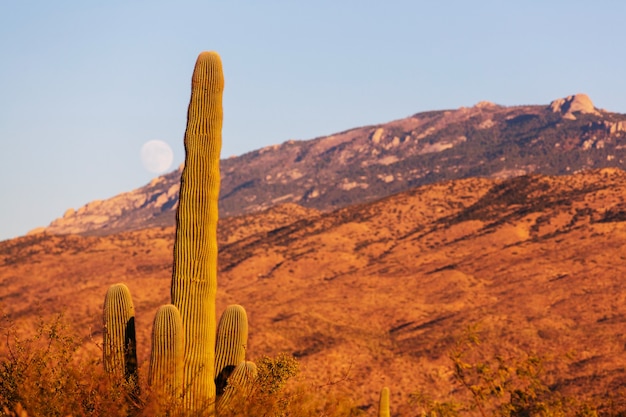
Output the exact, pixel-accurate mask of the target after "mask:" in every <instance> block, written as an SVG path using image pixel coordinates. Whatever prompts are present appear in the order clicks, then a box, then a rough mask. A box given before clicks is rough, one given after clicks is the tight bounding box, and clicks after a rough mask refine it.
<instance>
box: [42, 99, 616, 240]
mask: <svg viewBox="0 0 626 417" xmlns="http://www.w3.org/2000/svg"><path fill="white" fill-rule="evenodd" d="M226 140H228V139H226ZM624 161H626V115H623V114H617V113H611V112H607V111H604V110H600V109H597V108H595V107H594V105H593V103H592V102H591V100H590V99H589V97H587V96H586V95H584V94H577V95H573V96H570V97H567V98H563V99H558V100H555V101H553V102H552V103H550V105H548V106H545V105H544V106H538V105H532V106H514V107H504V106H499V105H495V104H492V103H488V102H481V103H478V104H477V105H476V106H474V107H471V108H460V109H457V110H445V111H444V110H441V111H430V112H424V113H418V114H415V115H413V116H411V117H407V118H405V119H400V120H396V121H392V122H389V123H385V124H380V125H374V126H366V127H360V128H356V129H351V130H347V131H344V132H341V133H337V134H334V135H330V136H326V137H321V138H316V139H312V140H306V141H288V142H285V143H283V144H281V145H275V146H270V147H266V148H263V149H260V150H257V151H254V152H250V153H247V154H245V155H241V156H238V157H232V158H228V159H225V160H222V163H221V164H222V168H221V169H222V190H221V195H220V212H221V215H222V217H224V216H232V215H240V214H244V213H252V212H258V211H260V210H263V209H266V208H268V207H272V206H274V205H277V204H280V203H297V204H299V205H301V206H303V207H308V208H314V209H317V210H322V211H328V210H332V209H336V208H339V207H345V206H348V205H351V204H355V203H360V202H367V201H372V200H375V199H378V198H381V197H384V196H387V195H391V194H393V193H396V192H399V191H403V190H407V189H410V188H412V187H416V186H420V185H424V184H431V183H435V182H437V181H443V180H451V179H459V178H469V177H489V178H509V177H514V176H518V175H523V174H527V173H540V174H549V175H562V174H568V173H574V172H578V171H581V170H585V169H591V168H602V167H624ZM179 178H180V169H179V170H177V171H174V172H172V173H169V174H167V175H164V176H162V177H159V178H156V179H154V180H153V181H152V182H151V183H150V184H148V185H146V186H144V187H142V188H139V189H137V190H134V191H131V192H128V193H124V194H120V195H119V196H116V197H114V198H112V199H109V200H104V201H95V202H91V203H89V204H87V205H85V206H84V207H81V208H79V209H78V210H73V209H70V210H68V211H67V212H66V213H65V215H64V216H63V217H62V218H60V219H57V220H55V221H53V222H52V223H51V225H50V226H49V227H48V228H47V229H46V230H47V231H48V232H49V233H87V234H107V233H113V232H119V231H124V230H134V229H140V228H144V227H152V226H160V225H173V224H174V212H175V207H176V204H177V198H178V188H179Z"/></svg>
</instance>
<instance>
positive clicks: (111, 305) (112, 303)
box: [102, 283, 138, 383]
mask: <svg viewBox="0 0 626 417" xmlns="http://www.w3.org/2000/svg"><path fill="white" fill-rule="evenodd" d="M103 313H104V314H103V321H104V331H103V343H102V353H103V362H104V369H105V370H106V371H107V372H108V373H109V374H112V375H115V376H116V377H121V376H124V377H125V378H126V380H127V381H132V382H133V383H136V382H137V381H138V378H137V341H136V338H135V307H134V305H133V300H132V298H131V296H130V291H129V289H128V287H127V286H126V285H125V284H121V283H120V284H114V285H111V287H109V290H108V291H107V293H106V296H105V297H104V308H103Z"/></svg>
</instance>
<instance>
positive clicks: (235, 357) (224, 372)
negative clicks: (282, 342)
mask: <svg viewBox="0 0 626 417" xmlns="http://www.w3.org/2000/svg"><path fill="white" fill-rule="evenodd" d="M247 344H248V316H247V315H246V310H245V309H244V308H243V307H242V306H240V305H238V304H232V305H229V306H228V307H226V310H224V312H223V313H222V317H221V318H220V322H219V324H218V325H217V336H216V346H215V386H216V390H217V397H218V398H219V396H220V395H221V394H222V392H223V391H224V388H225V387H226V382H227V381H228V377H229V376H230V374H231V373H232V372H233V369H235V367H236V366H237V365H239V364H240V363H242V362H244V361H245V360H246V346H247Z"/></svg>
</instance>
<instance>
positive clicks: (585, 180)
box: [0, 169, 626, 415]
mask: <svg viewBox="0 0 626 417" xmlns="http://www.w3.org/2000/svg"><path fill="white" fill-rule="evenodd" d="M624 196H626V174H625V173H624V172H623V171H621V170H617V169H604V170H593V171H589V172H585V173H580V174H577V175H568V176H554V177H550V176H541V175H535V174H533V175H525V176H520V177H515V178H510V179H507V180H494V179H484V178H469V179H463V180H455V181H443V182H438V183H437V184H432V185H426V186H423V187H419V188H414V189H411V190H408V191H405V192H402V193H399V194H396V195H392V196H389V197H386V198H384V199H381V200H377V201H375V202H370V203H365V204H358V205H353V206H349V207H345V208H342V209H338V210H336V211H333V212H325V213H319V212H316V211H310V210H305V209H302V208H300V207H298V206H296V205H282V206H278V207H274V208H272V209H270V210H268V211H266V212H259V213H254V214H251V215H246V216H244V217H231V218H224V219H223V220H222V222H221V223H220V233H219V242H220V255H219V264H218V265H219V278H218V295H217V310H218V311H222V310H223V309H224V308H225V306H226V305H228V304H232V303H238V304H241V305H244V306H245V307H246V309H247V311H248V315H249V318H250V331H251V333H250V339H249V343H248V349H249V350H248V355H249V358H250V359H256V358H259V357H260V356H262V355H276V354H277V353H279V352H287V353H290V354H293V355H295V356H297V358H298V359H299V361H300V362H301V363H302V370H303V377H304V378H305V379H306V380H307V381H311V382H312V383H313V384H314V386H331V387H332V389H333V390H335V389H336V390H344V391H346V392H347V393H349V395H350V396H351V397H352V398H355V400H356V401H357V403H358V404H359V406H360V407H361V408H363V409H364V410H369V412H370V414H371V411H372V410H374V409H375V404H376V401H377V398H378V394H379V391H380V387H381V386H384V385H388V386H390V387H391V386H392V387H393V391H392V396H393V397H392V399H393V407H394V410H396V411H395V413H396V414H397V415H415V410H414V407H413V406H411V405H409V396H410V394H411V393H413V392H416V390H418V389H420V388H423V389H425V390H426V391H427V393H430V394H431V395H433V398H445V395H448V394H450V393H453V394H454V395H457V396H458V395H461V394H462V392H463V390H462V389H461V388H460V387H459V385H458V384H454V383H453V382H451V378H450V366H451V362H450V360H449V357H448V353H449V352H450V350H451V349H453V348H454V347H455V337H457V336H459V335H461V334H462V333H463V331H464V330H465V329H467V328H468V326H478V327H479V329H480V332H481V335H482V337H483V343H482V344H481V346H480V351H481V353H484V354H486V355H502V356H503V357H508V356H510V355H513V356H514V355H520V354H523V352H528V353H531V354H537V355H539V356H541V357H545V358H546V363H545V369H546V371H547V372H548V376H549V381H550V383H551V385H550V387H551V389H555V390H559V391H560V392H565V393H569V394H571V395H575V396H577V397H578V398H580V399H584V398H585V397H586V396H593V397H595V398H596V399H597V401H603V402H604V404H609V403H610V401H615V402H614V403H613V404H614V406H615V407H617V406H620V407H626V404H624V399H625V398H626V395H625V394H626V392H625V391H624V387H626V372H625V369H626V354H625V352H624V347H625V346H626V333H625V332H624V329H625V327H624V326H625V325H626V302H625V294H624V291H623V288H624V286H625V285H626V259H625V256H624V250H625V248H626V202H625V201H624V198H625V197H624ZM173 242H174V228H173V227H167V228H151V229H145V230H139V231H132V232H125V233H119V234H111V235H108V236H77V235H68V236H59V235H51V234H39V235H35V236H25V237H21V238H18V239H13V240H8V241H4V242H0V308H1V309H2V313H3V314H7V317H9V318H10V319H13V320H15V322H16V325H19V326H26V325H27V324H28V323H31V324H32V323H35V322H36V321H37V316H38V314H42V315H43V316H44V317H46V318H47V317H50V316H53V315H54V314H55V313H58V312H59V311H61V310H65V312H66V317H67V319H68V320H70V323H72V325H73V326H75V328H76V336H77V338H79V339H80V340H83V341H84V351H83V352H82V354H85V355H91V357H94V358H96V357H100V356H99V355H101V351H100V350H99V349H98V346H97V343H99V341H101V334H100V332H101V327H102V323H101V320H102V310H101V306H102V301H103V298H104V294H105V292H106V289H107V287H108V286H109V285H110V284H113V283H116V282H120V281H123V282H126V283H127V285H128V286H129V287H130V289H131V291H132V293H133V298H134V300H135V307H136V312H137V332H138V333H137V338H138V348H139V351H140V362H141V363H142V364H145V363H146V361H147V360H148V359H149V346H150V331H151V323H152V319H153V317H154V313H155V311H156V309H157V308H158V307H159V306H160V305H162V304H164V303H167V302H169V299H170V295H169V285H170V280H171V271H172V253H173V252H172V245H173ZM90 334H93V335H94V336H93V338H91V337H90ZM3 354H7V352H6V346H5V344H4V343H2V344H0V356H2V355H3ZM335 381H338V383H337V384H336V385H333V383H334V382H335ZM620 401H621V402H620ZM621 409H624V408H621ZM605 411H606V410H605Z"/></svg>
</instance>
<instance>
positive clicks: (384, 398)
mask: <svg viewBox="0 0 626 417" xmlns="http://www.w3.org/2000/svg"><path fill="white" fill-rule="evenodd" d="M390 415H391V414H390V413H389V388H387V387H384V388H383V389H382V390H381V391H380V400H379V401H378V417H390Z"/></svg>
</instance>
